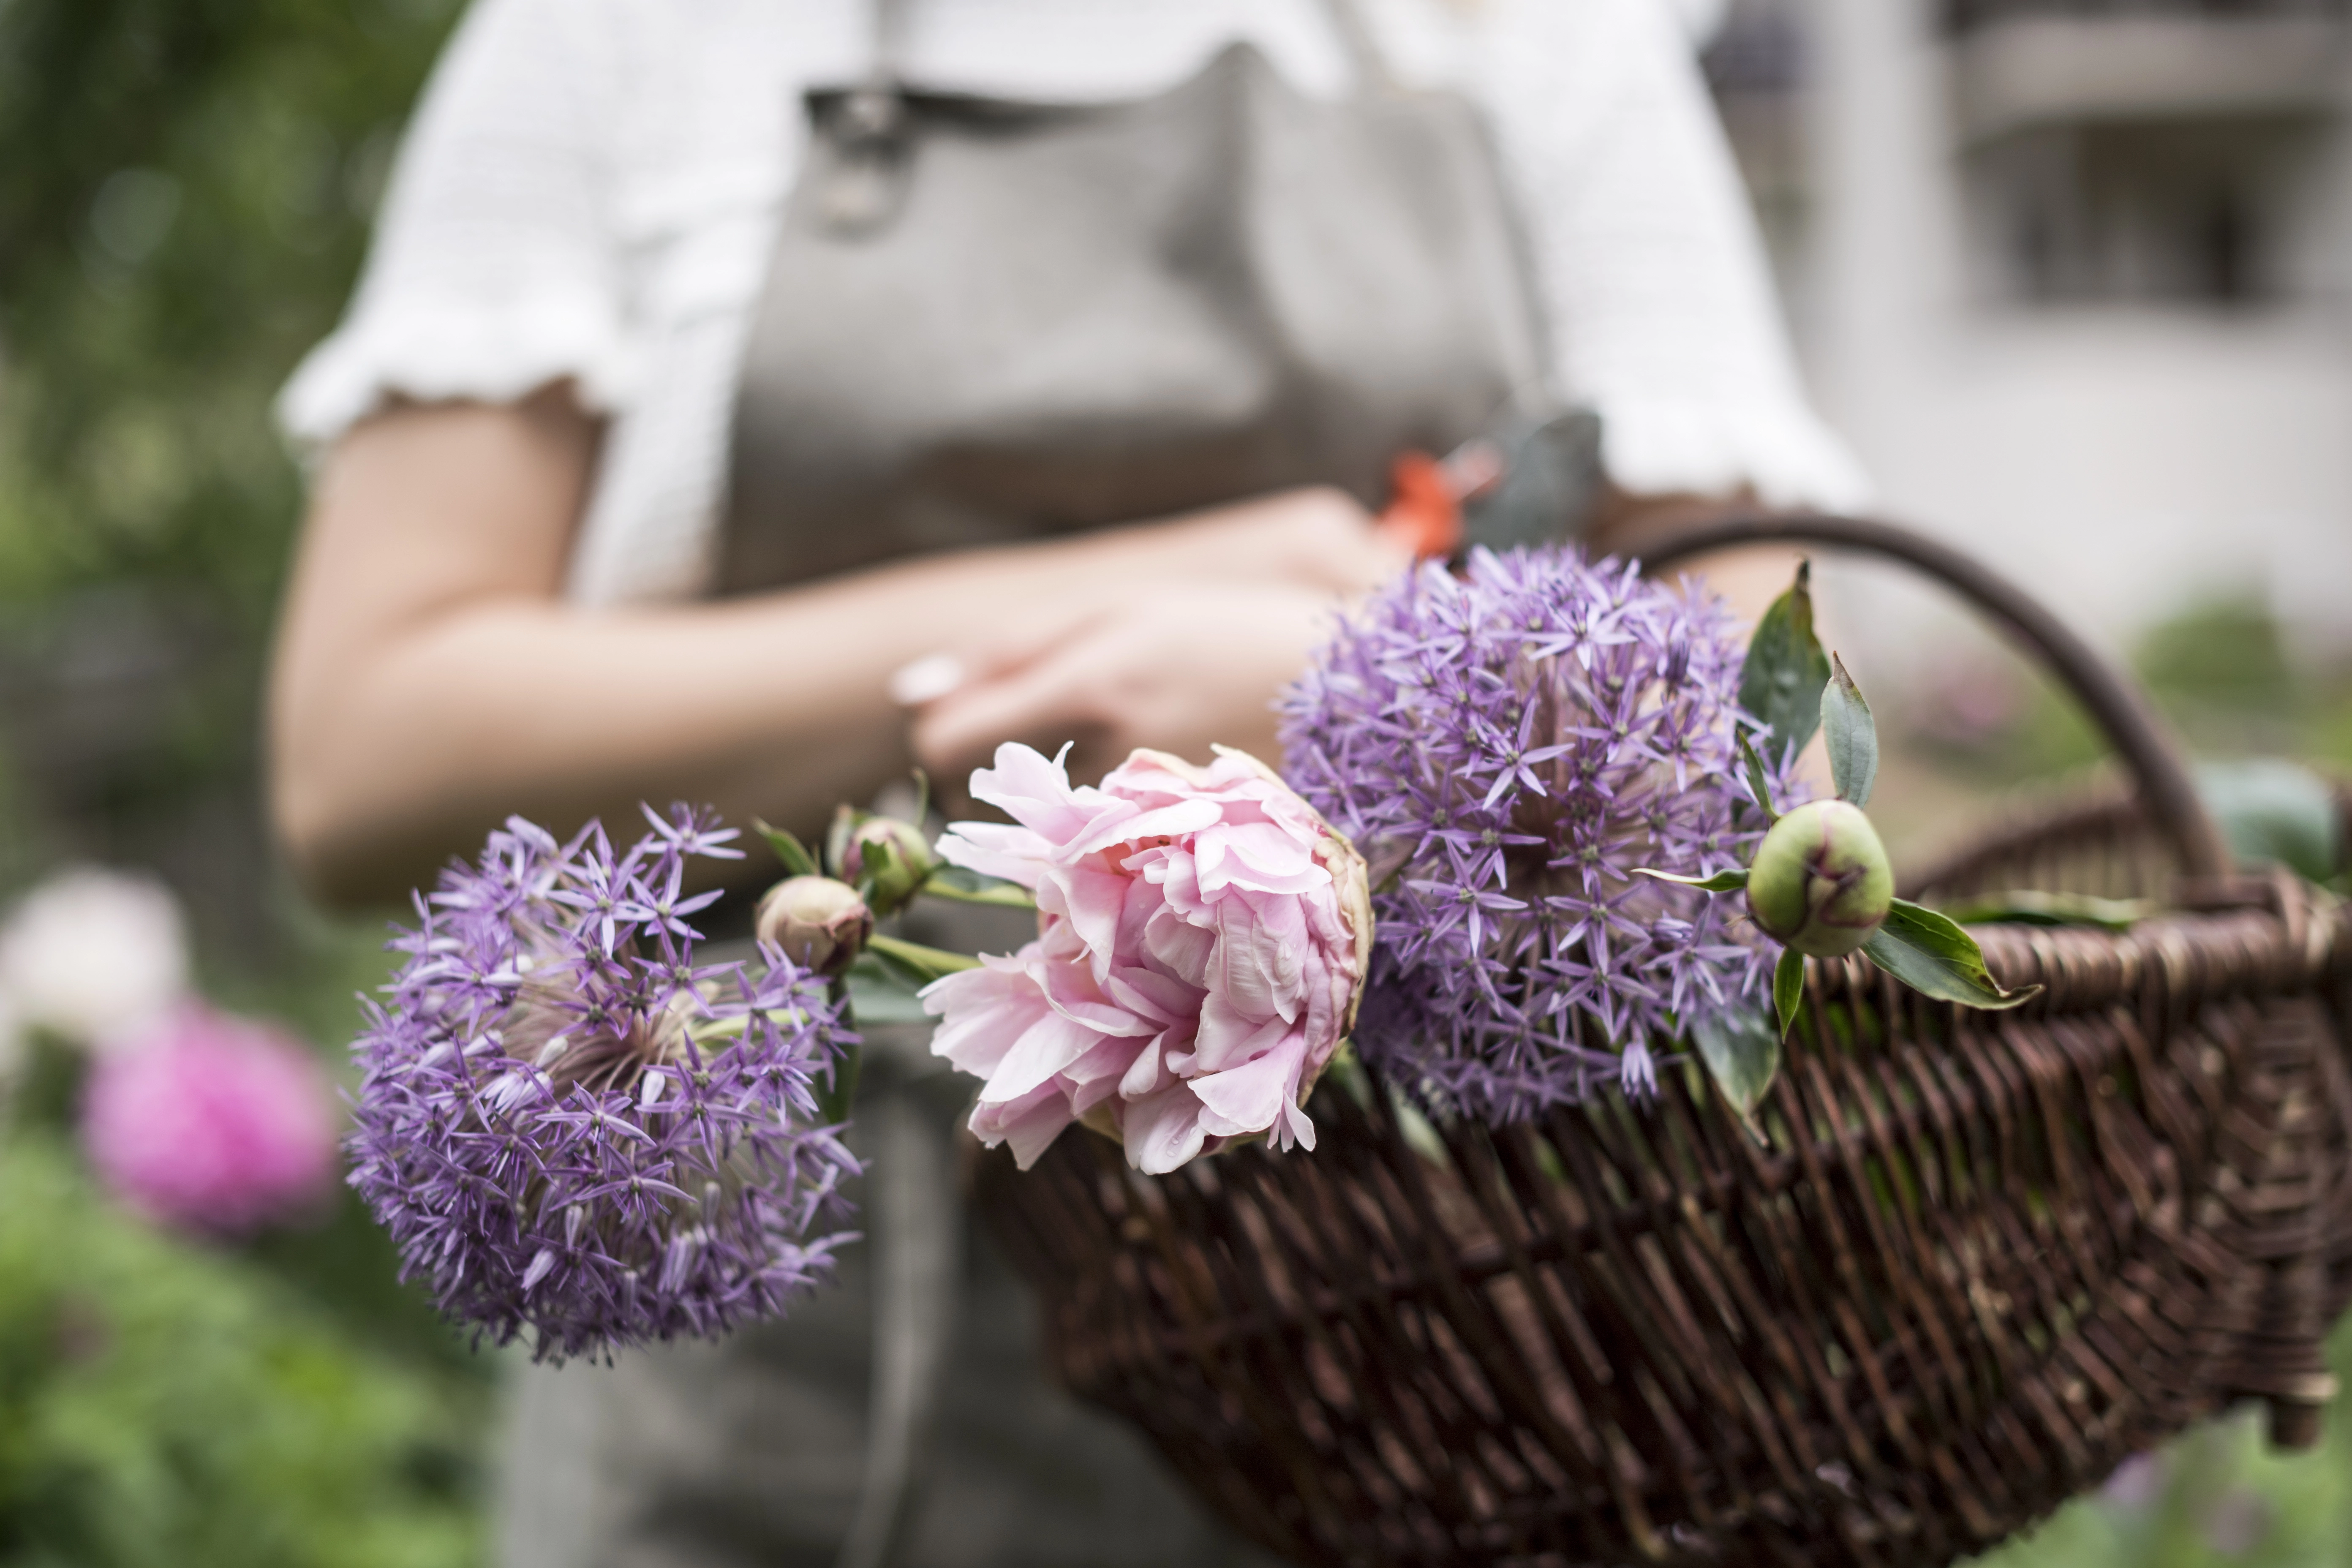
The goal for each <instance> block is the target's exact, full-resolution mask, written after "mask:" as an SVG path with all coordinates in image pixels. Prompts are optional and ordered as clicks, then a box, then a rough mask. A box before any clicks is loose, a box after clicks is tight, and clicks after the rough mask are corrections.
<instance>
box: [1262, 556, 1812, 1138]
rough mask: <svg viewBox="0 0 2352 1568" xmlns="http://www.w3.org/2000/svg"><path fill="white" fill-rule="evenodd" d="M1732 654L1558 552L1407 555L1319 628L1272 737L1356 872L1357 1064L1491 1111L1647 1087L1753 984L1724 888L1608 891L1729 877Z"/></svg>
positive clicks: (1742, 828)
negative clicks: (1410, 562) (1417, 561)
mask: <svg viewBox="0 0 2352 1568" xmlns="http://www.w3.org/2000/svg"><path fill="white" fill-rule="evenodd" d="M1742 657H1743V656H1742V653H1741V650H1740V648H1739V647H1738V643H1737V642H1736V641H1735V639H1734V637H1733V627H1732V624H1731V620H1730V616H1729V613H1728V612H1727V610H1726V609H1725V608H1724V606H1723V605H1722V604H1721V602H1720V601H1719V600H1716V599H1713V598H1710V597H1703V596H1697V595H1692V596H1685V595H1682V594H1679V593H1676V592H1674V591H1671V590H1669V589H1667V588H1664V587H1662V586H1659V585H1657V584H1653V583H1650V582H1648V581H1646V580H1644V579H1643V577H1642V576H1641V575H1640V574H1639V573H1638V571H1637V569H1636V568H1635V566H1633V565H1632V564H1629V563H1616V562H1607V561H1604V562H1601V563H1593V564H1588V563H1586V562H1585V561H1584V560H1583V559H1582V558H1581V556H1580V555H1579V554H1577V553H1575V552H1571V551H1568V550H1562V549H1554V550H1538V551H1515V552H1511V553H1509V554H1507V555H1501V556H1497V555H1494V554H1491V553H1489V552H1485V551H1478V552H1474V553H1473V554H1472V556H1471V559H1470V563H1469V566H1468V568H1467V571H1466V573H1465V574H1464V575H1463V576H1460V577H1455V576H1454V575H1451V574H1448V573H1447V572H1446V571H1445V570H1444V568H1442V567H1440V566H1437V565H1434V564H1432V565H1426V566H1423V567H1421V568H1419V569H1417V570H1415V571H1414V572H1412V573H1411V574H1408V575H1406V576H1405V577H1403V578H1402V579H1400V580H1399V581H1398V582H1397V583H1395V584H1392V585H1391V587H1389V588H1387V589H1385V590H1383V591H1382V592H1381V593H1380V594H1379V595H1375V596H1374V597H1373V598H1372V599H1371V600H1370V602H1369V603H1367V604H1366V605H1364V606H1363V608H1362V609H1361V611H1360V612H1359V613H1358V614H1357V615H1356V616H1354V617H1353V618H1352V619H1351V620H1350V621H1349V623H1348V624H1347V625H1345V626H1342V627H1341V629H1340V631H1339V635H1338V636H1337V637H1335V638H1334V640H1333V641H1332V642H1331V643H1330V645H1329V646H1328V647H1326V648H1325V649H1324V650H1323V653H1322V655H1321V657H1320V658H1319V659H1318V661H1317V664H1316V667H1315V668H1313V669H1311V670H1310V671H1308V672H1307V675H1305V676H1304V677H1302V678H1301V679H1299V681H1298V682H1297V684H1296V685H1295V686H1293V687H1292V688H1291V689H1290V691H1289V692H1288V693H1287V694H1286V697H1285V698H1284V701H1283V713H1284V724H1283V733H1282V742H1283V746H1284V748H1285V751H1286V756H1287V758H1288V768H1289V776H1290V778H1291V782H1292V783H1293V784H1296V785H1297V788H1298V791H1299V793H1300V794H1301V795H1305V796H1306V797H1307V800H1308V801H1310V802H1311V803H1313V804H1314V805H1316V806H1317V807H1318V808H1319V809H1320V810H1321V811H1322V812H1323V814H1324V815H1325V816H1328V817H1329V818H1330V820H1331V824H1332V826H1335V827H1337V828H1338V829H1339V831H1340V832H1342V833H1344V834H1346V835H1348V836H1349V837H1350V838H1352V839H1353V840H1354V841H1355V843H1356V845H1357V847H1359V848H1360V849H1361V850H1362V851H1363V853H1364V855H1365V858H1367V859H1368V860H1369V861H1370V863H1371V868H1372V881H1373V889H1374V896H1373V900H1372V909H1373V916H1374V930H1375V931H1376V932H1377V933H1378V946H1377V948H1376V949H1375V951H1374V953H1373V957H1372V979H1371V984H1370V990H1369V992H1368V994H1366V996H1365V999H1364V1005H1363V1011H1362V1015H1361V1016H1360V1019H1359V1021H1358V1025H1357V1031H1356V1041H1357V1044H1358V1047H1359V1048H1360V1049H1361V1050H1362V1051H1363V1053H1364V1055H1365V1057H1366V1058H1367V1059H1369V1060H1370V1062H1372V1064H1373V1065H1374V1066H1376V1067H1379V1068H1383V1069H1384V1070H1386V1071H1388V1072H1390V1073H1391V1074H1392V1075H1393V1076H1394V1077H1396V1078H1397V1079H1399V1080H1401V1081H1402V1082H1405V1083H1408V1084H1411V1085H1412V1086H1414V1087H1415V1088H1417V1089H1420V1090H1421V1091H1423V1093H1427V1094H1431V1095H1433V1096H1434V1097H1435V1098H1437V1099H1439V1100H1443V1101H1445V1102H1450V1103H1451V1104H1454V1105H1455V1106H1458V1107H1459V1108H1461V1109H1462V1110H1466V1111H1468V1112H1470V1113H1471V1114H1473V1115H1476V1116H1479V1117H1482V1118H1485V1119H1486V1120H1489V1121H1509V1120H1513V1119H1517V1118H1520V1117H1525V1116H1528V1115H1532V1114H1534V1113H1535V1112H1537V1111H1538V1110H1541V1109H1543V1108H1544V1107H1546V1106H1548V1105H1554V1104H1560V1103H1569V1102H1574V1101H1577V1100H1582V1099H1584V1098H1585V1097H1586V1096H1587V1095H1588V1094H1590V1093H1591V1091H1592V1090H1593V1089H1595V1088H1596V1087H1598V1086H1601V1085H1603V1084H1606V1083H1608V1082H1610V1081H1612V1080H1614V1081H1617V1082H1620V1083H1622V1086H1623V1087H1624V1089H1625V1090H1626V1091H1627V1092H1630V1093H1645V1092H1649V1091H1650V1090H1651V1089H1654V1084H1655V1067H1654V1053H1655V1052H1658V1051H1660V1050H1662V1049H1663V1048H1664V1047H1668V1046H1669V1045H1670V1044H1671V1043H1672V1042H1673V1041H1674V1040H1675V1037H1677V1036H1679V1035H1680V1034H1681V1032H1682V1031H1683V1029H1685V1027H1687V1026H1688V1025H1689V1024H1690V1023H1691V1021H1692V1020H1694V1019H1695V1018H1698V1017H1702V1016H1707V1015H1709V1014H1712V1013H1716V1012H1720V1011H1722V1010H1724V1009H1726V1008H1727V1007H1729V1006H1732V1005H1738V1004H1740V1003H1742V1002H1743V1001H1745V1000H1746V999H1748V998H1750V997H1755V996H1761V995H1763V994H1765V985H1766V977H1767V975H1768V974H1769V971H1770V968H1771V959H1772V957H1773V956H1774V955H1773V953H1772V952H1771V951H1770V950H1769V947H1764V946H1760V945H1759V943H1758V942H1757V941H1756V940H1755V938H1754V937H1753V935H1752V933H1751V932H1750V931H1748V930H1747V929H1746V928H1745V927H1744V926H1740V927H1738V928H1735V926H1734V925H1733V923H1732V922H1734V921H1737V920H1738V907H1737V903H1736V900H1717V899H1714V898H1712V897H1710V896H1709V895H1707V894H1705V893H1701V892H1697V891H1696V890H1694V889H1685V888H1676V887H1672V886H1668V885H1664V884H1661V883H1657V882H1654V881H1652V880H1651V879H1647V878H1643V877H1636V876H1633V869H1634V868H1636V867H1653V868H1657V869H1660V870H1666V871H1675V872H1681V873H1684V874H1689V875H1705V874H1708V873H1712V872H1715V871H1719V870H1722V869H1724V868H1727V867H1732V866H1738V865H1743V864H1745V863H1746V861H1747V858H1748V849H1749V847H1751V846H1752V845H1753V844H1754V842H1755V841H1756V838H1757V837H1758V836H1759V833H1760V831H1761V828H1762V826H1763V825H1762V821H1761V819H1760V817H1759V816H1758V815H1757V814H1756V813H1755V812H1753V811H1752V810H1751V811H1749V812H1748V813H1746V814H1745V815H1744V816H1740V817H1739V818H1738V820H1737V821H1736V822H1735V816H1734V812H1735V807H1737V806H1738V805H1739V803H1741V802H1742V801H1744V800H1745V799H1746V798H1747V795H1746V791H1745V790H1744V789H1743V788H1742V787H1741V786H1740V785H1739V784H1738V783H1737V782H1736V775H1737V773H1738V764H1737V758H1736V744H1737V741H1736V733H1737V731H1736V727H1737V726H1738V725H1739V724H1740V723H1742V722H1748V723H1750V724H1751V725H1752V721H1748V720H1746V717H1745V715H1743V714H1742V713H1741V712H1740V710H1739V708H1738V684H1739V670H1740V665H1741V661H1742ZM1784 771H1785V770H1784ZM1786 782H1787V781H1786V780H1785V779H1781V778H1776V779H1775V780H1774V781H1773V784H1774V788H1775V792H1776V794H1778V793H1780V792H1781V791H1782V790H1784V788H1785V785H1786Z"/></svg>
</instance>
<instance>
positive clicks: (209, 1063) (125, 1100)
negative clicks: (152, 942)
mask: <svg viewBox="0 0 2352 1568" xmlns="http://www.w3.org/2000/svg"><path fill="white" fill-rule="evenodd" d="M335 1131H336V1115H335V1108H334V1102H333V1100H332V1098H331V1096H330V1094H329V1091H328V1088H327V1080H326V1075H325V1074H324V1073H322V1072H321V1071H320V1068H319V1064H318V1063H317V1062H316V1061H315V1060H314V1059H312V1058H311V1056H310V1052H308V1051H306V1050H304V1049H303V1048H302V1047H301V1046H300V1044H299V1043H298V1042H296V1041H294V1040H292V1039H289V1038H288V1037H286V1036H284V1035H282V1034H280V1033H278V1031H277V1030H275V1029H271V1028H268V1027H265V1026H261V1025H258V1024H254V1023H249V1022H247V1021H246V1020H244V1019H241V1018H232V1017H229V1016H226V1015H225V1014H220V1013H215V1012H214V1011H212V1010H211V1009H209V1008H207V1007H205V1006H203V1005H200V1004H196V1003H188V1004H185V1005H182V1006H181V1007H179V1008H178V1009H177V1010H175V1011H174V1012H173V1013H171V1014H169V1015H167V1016H164V1017H163V1019H162V1020H160V1021H159V1022H157V1023H155V1024H154V1025H152V1026H151V1027H150V1028H148V1029H147V1030H145V1031H143V1032H142V1034H140V1035H139V1036H136V1037H131V1038H130V1039H127V1040H125V1041H124V1042H123V1043H122V1045H121V1048H119V1049H116V1050H113V1051H110V1052H109V1053H108V1054H107V1055H105V1056H102V1057H100V1058H97V1060H96V1061H95V1062H94V1063H93V1064H92V1065H91V1068H90V1076H89V1087H88V1089H87V1090H86V1092H85V1094H84V1096H83V1100H82V1142H83V1145H84V1147H85V1148H87V1149H88V1150H89V1159H90V1163H91V1164H92V1165H93V1166H95V1167H96V1168H97V1171H98V1173H99V1175H100V1178H102V1179H103V1180H104V1181H105V1183H106V1184H107V1185H108V1186H109V1187H110V1188H111V1189H112V1190H113V1192H114V1193H115V1194H116V1195H117V1196H118V1197H120V1198H121V1199H122V1200H123V1201H124V1202H125V1203H127V1204H129V1205H131V1207H132V1208H135V1209H137V1210H139V1211H140V1212H141V1213H142V1214H144V1215H147V1216H148V1217H150V1218H152V1219H155V1220H160V1221H163V1222H164V1223H167V1224H172V1225H177V1226H183V1227H184V1228H187V1229H190V1230H198V1231H205V1232H209V1233H214V1234H234V1233H237V1232H242V1231H249V1230H252V1229H254V1228H255V1227H256V1226H260V1225H262V1224H264V1223H265V1222H267V1221H269V1220H273V1219H283V1218H289V1217H292V1216H293V1215H298V1214H299V1213H300V1212H301V1211H303V1210H304V1209H307V1208H310V1207H312V1206H314V1205H317V1204H318V1203H319V1202H320V1200H321V1199H322V1198H323V1197H324V1196H325V1194H326V1193H327V1192H328V1190H329V1188H330V1186H331V1183H332V1182H333V1179H334V1170H335Z"/></svg>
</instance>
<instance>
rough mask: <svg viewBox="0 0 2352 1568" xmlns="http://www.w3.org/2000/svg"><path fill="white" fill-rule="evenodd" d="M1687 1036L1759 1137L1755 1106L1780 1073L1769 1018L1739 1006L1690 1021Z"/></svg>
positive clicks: (1709, 1072) (1775, 1038) (1776, 1037)
mask: <svg viewBox="0 0 2352 1568" xmlns="http://www.w3.org/2000/svg"><path fill="white" fill-rule="evenodd" d="M1800 973H1801V970H1800ZM1777 985H1778V977H1777V976H1776V977H1775V986H1776V988H1777ZM1690 1035H1691V1043H1692V1044H1694V1045H1696V1047H1698V1058H1699V1060H1700V1061H1701V1062H1704V1063H1705V1064H1706V1071H1707V1076H1708V1077H1710V1078H1712V1079H1715V1087H1716V1088H1717V1089H1720V1090H1722V1091H1723V1098H1724V1099H1725V1100H1728V1101H1729V1102H1730V1103H1731V1108H1732V1109H1733V1110H1736V1111H1738V1113H1739V1120H1740V1121H1743V1122H1746V1123H1747V1124H1748V1131H1751V1132H1754V1133H1756V1134H1757V1135H1758V1136H1759V1137H1761V1136H1762V1131H1761V1129H1759V1127H1758V1126H1757V1125H1756V1108H1757V1107H1758V1106H1759V1105H1761V1104H1763V1103H1764V1096H1765V1094H1766V1093H1767V1092H1769V1090H1770V1089H1771V1087H1772V1080H1773V1079H1775V1078H1778V1077H1779V1076H1780V1035H1779V1034H1778V1033H1776V1032H1774V1030H1773V1028H1772V1020H1770V1019H1769V1018H1767V1017H1766V1016H1764V1015H1763V1013H1762V1012H1760V1011H1759V1010H1758V1009H1755V1008H1752V1007H1742V1008H1739V1009H1738V1010H1737V1011H1734V1012H1731V1013H1727V1014H1722V1015H1718V1016H1714V1017H1710V1018H1706V1019H1704V1020H1702V1021H1700V1022H1698V1023H1696V1024H1693V1025H1692V1026H1691V1031H1690Z"/></svg>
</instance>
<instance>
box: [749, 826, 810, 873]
mask: <svg viewBox="0 0 2352 1568" xmlns="http://www.w3.org/2000/svg"><path fill="white" fill-rule="evenodd" d="M751 827H752V830H753V831H754V832H756V833H758V834H759V836H760V837H762V838H764V839H766V840H767V841H768V847H769V848H771V849H772V850H774V851H775V852H776V858H777V859H779V860H782V862H783V863H784V874H785V875H786V876H788V877H814V876H816V875H817V874H818V872H817V866H816V857H815V856H814V855H811V854H810V853H809V852H808V846H807V845H805V844H803V843H802V842H801V841H800V840H799V839H797V838H795V837H793V836H792V835H791V834H789V833H787V832H785V831H784V830H783V829H782V828H781V827H771V826H768V825H767V824H766V823H764V822H762V821H761V820H760V819H759V818H758V817H753V818H752V819H751Z"/></svg>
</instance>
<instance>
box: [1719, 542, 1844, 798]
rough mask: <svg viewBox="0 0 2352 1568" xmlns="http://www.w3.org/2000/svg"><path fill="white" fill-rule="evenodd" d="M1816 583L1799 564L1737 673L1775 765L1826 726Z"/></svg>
mask: <svg viewBox="0 0 2352 1568" xmlns="http://www.w3.org/2000/svg"><path fill="white" fill-rule="evenodd" d="M1812 581H1813V563H1811V562H1810V561H1800V562H1798V563H1797V581H1796V582H1795V584H1793V585H1791V586H1790V589H1789V591H1788V592H1787V593H1785V594H1783V595H1780V597H1779V598H1778V599H1775V600H1774V601H1773V602H1772V607H1771V608H1770V609H1769V610H1767V611H1765V612H1764V618H1763V620H1761V621H1759V623H1757V626H1756V636H1755V637H1753V638H1752V639H1750V641H1749V642H1748V662H1747V664H1746V665H1745V666H1743V667H1742V668H1741V669H1740V672H1739V705H1740V706H1741V707H1742V708H1745V709H1747V710H1748V712H1750V713H1752V714H1754V715H1755V716H1756V717H1757V718H1758V719H1759V720H1761V721H1763V723H1764V726H1765V734H1766V745H1765V749H1766V750H1767V751H1768V752H1769V753H1770V754H1771V757H1772V760H1773V761H1774V762H1776V763H1777V762H1781V761H1784V760H1785V759H1787V758H1789V757H1790V756H1793V755H1794V754H1796V753H1797V752H1801V751H1802V750H1803V749H1804V746H1805V742H1808V741H1810V740H1811V739H1812V738H1813V731H1814V730H1815V729H1817V728H1818V727H1819V726H1820V724H1821V721H1822V687H1824V686H1827V685H1828V684H1829V679H1830V661H1829V658H1828V656H1827V655H1825V654H1823V653H1822V645H1821V642H1820V640H1819V639H1818V638H1816V637H1814V636H1813V593H1812Z"/></svg>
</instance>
